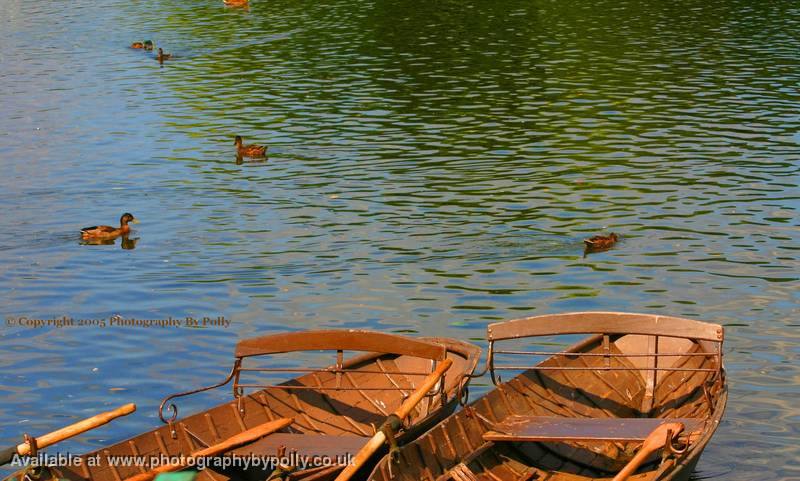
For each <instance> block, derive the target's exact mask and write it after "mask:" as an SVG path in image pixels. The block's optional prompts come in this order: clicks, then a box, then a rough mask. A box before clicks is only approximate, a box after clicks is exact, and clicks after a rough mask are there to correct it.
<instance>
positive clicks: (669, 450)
mask: <svg viewBox="0 0 800 481" xmlns="http://www.w3.org/2000/svg"><path fill="white" fill-rule="evenodd" d="M678 434H679V433H673V432H672V430H671V429H670V430H667V442H666V443H664V451H663V454H662V461H664V460H666V458H668V457H670V456H680V455H682V454H684V453H685V452H686V451H687V450H688V449H689V442H688V441H687V442H686V444H684V445H683V447H681V448H678V447H676V446H675V441H676V440H677V439H678Z"/></svg>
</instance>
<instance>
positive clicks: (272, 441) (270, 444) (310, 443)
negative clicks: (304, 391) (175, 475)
mask: <svg viewBox="0 0 800 481" xmlns="http://www.w3.org/2000/svg"><path fill="white" fill-rule="evenodd" d="M369 439H370V438H368V437H363V436H331V435H327V434H310V433H303V434H296V433H274V434H271V435H269V436H267V437H264V438H261V439H260V440H258V441H256V442H254V443H251V444H248V445H247V446H243V447H241V448H239V449H236V450H234V451H231V454H234V455H238V456H248V455H254V456H278V455H279V454H280V453H281V452H282V451H285V453H286V455H288V454H290V453H292V452H296V453H297V454H298V455H300V456H318V457H328V458H330V459H335V458H337V457H339V458H340V459H343V458H344V457H345V456H347V455H352V456H355V454H356V453H357V452H359V451H360V450H361V448H363V447H364V445H365V444H367V441H369Z"/></svg>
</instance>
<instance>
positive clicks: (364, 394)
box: [13, 330, 480, 481]
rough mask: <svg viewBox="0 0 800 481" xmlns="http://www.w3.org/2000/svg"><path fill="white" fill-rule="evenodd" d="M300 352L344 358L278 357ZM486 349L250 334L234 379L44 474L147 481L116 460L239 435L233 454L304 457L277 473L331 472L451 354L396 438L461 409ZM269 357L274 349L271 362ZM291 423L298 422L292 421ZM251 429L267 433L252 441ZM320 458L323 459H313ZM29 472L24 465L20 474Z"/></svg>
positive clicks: (186, 450) (368, 334) (214, 472)
mask: <svg viewBox="0 0 800 481" xmlns="http://www.w3.org/2000/svg"><path fill="white" fill-rule="evenodd" d="M296 351H326V352H330V353H331V354H333V355H334V356H335V358H334V360H332V361H330V364H327V365H326V366H323V367H319V368H302V369H297V368H287V367H281V366H282V365H281V364H277V363H278V361H277V360H276V359H275V358H274V355H276V354H282V353H289V352H296ZM352 352H355V353H358V354H357V355H352V354H350V353H352ZM345 353H348V354H347V355H346V354H345ZM318 355H319V354H318ZM479 355H480V348H478V347H477V346H474V345H471V344H468V343H465V342H461V341H457V340H452V339H439V338H409V337H404V336H399V335H393V334H384V333H379V332H372V331H362V330H328V331H322V330H320V331H302V332H293V333H283V334H276V335H269V336H263V337H258V338H253V339H246V340H242V341H240V342H239V343H238V344H237V346H236V351H235V360H234V364H233V368H232V369H231V372H230V374H229V375H228V377H227V378H226V379H224V380H223V381H222V382H219V383H217V384H214V385H211V386H207V387H204V388H200V389H195V390H192V391H187V392H183V393H178V394H173V395H171V396H168V397H167V398H165V399H164V400H163V401H162V403H161V406H160V408H159V417H161V419H162V421H164V425H163V426H161V427H159V428H157V429H153V430H151V431H147V432H145V433H143V434H140V435H138V436H135V437H133V438H130V439H127V440H125V441H121V442H118V443H116V444H113V445H111V446H108V447H106V448H102V449H98V450H96V451H92V452H90V453H86V454H84V455H82V456H81V457H80V458H81V459H82V460H83V462H80V466H78V465H77V464H78V463H74V465H72V466H67V467H50V468H47V470H49V471H50V473H40V478H41V479H50V477H49V475H53V476H54V477H55V478H64V479H69V480H76V481H77V480H91V481H123V480H126V479H129V478H132V477H134V476H136V477H137V479H143V478H144V477H147V475H145V474H143V473H148V472H149V468H152V467H153V466H152V465H150V466H142V465H141V463H138V464H139V465H121V466H120V465H117V466H114V464H119V462H118V461H113V460H114V459H117V460H119V459H123V458H121V457H130V456H139V457H140V460H144V459H153V458H162V459H164V458H166V457H171V458H177V457H180V456H189V455H190V454H191V453H195V454H197V453H206V452H214V453H217V452H220V449H215V448H216V447H218V446H234V445H236V446H240V445H241V444H242V442H233V443H232V442H230V441H231V440H234V441H235V440H236V439H239V440H242V439H244V440H245V441H247V443H246V444H244V445H243V446H241V447H238V448H236V449H232V450H228V449H226V450H224V452H226V453H227V457H228V458H231V459H232V458H233V456H232V455H233V454H236V455H238V456H240V457H242V458H245V457H259V458H261V459H262V460H266V458H270V457H276V456H278V457H283V458H284V459H288V460H290V461H291V460H295V461H297V460H301V461H303V463H302V464H301V463H299V462H298V463H296V464H295V465H292V464H291V463H289V464H287V463H282V464H281V465H280V467H279V468H278V471H280V472H278V473H274V474H275V475H276V476H277V475H284V478H277V477H276V479H309V480H323V479H332V478H333V477H335V476H336V474H337V473H338V472H339V471H341V469H342V468H343V467H344V464H345V463H346V460H347V458H346V455H353V454H355V453H356V452H358V451H359V449H361V447H363V445H364V444H365V443H366V442H367V440H368V439H369V437H370V436H372V435H373V434H374V432H375V428H376V427H377V426H379V425H381V423H383V422H384V420H385V419H386V418H387V416H388V415H389V414H391V413H392V412H393V411H394V410H395V409H396V408H398V407H399V406H400V405H401V403H402V402H403V400H404V399H405V398H406V397H408V396H409V395H410V394H412V393H414V391H415V389H416V387H417V386H418V385H420V384H421V383H422V381H423V380H424V379H426V376H428V375H429V374H430V373H431V372H432V371H434V370H435V369H436V366H437V364H448V365H449V364H450V361H452V366H450V368H449V369H448V370H447V371H446V372H445V375H444V376H443V377H441V379H440V380H439V381H438V382H437V384H436V387H435V388H434V389H432V390H430V391H428V392H427V394H426V395H425V396H424V398H423V399H422V401H421V402H420V403H419V404H418V405H417V406H416V408H415V409H414V410H413V411H412V412H411V414H410V416H409V418H408V419H407V422H406V424H405V425H404V427H403V429H401V430H400V431H399V433H397V434H396V435H394V436H393V438H394V439H395V441H396V442H397V443H398V444H400V445H402V444H404V443H406V442H408V441H411V440H413V439H414V438H415V437H417V436H418V435H419V434H421V433H423V432H425V431H426V430H428V429H429V428H430V427H431V426H433V425H435V424H436V423H437V422H438V421H440V420H442V419H444V418H445V417H447V415H449V414H450V413H452V412H453V410H454V409H455V407H456V406H457V404H458V398H457V395H458V394H459V393H460V392H461V389H463V387H464V386H465V385H466V383H467V382H468V381H469V375H470V374H471V373H472V372H473V370H474V369H475V366H476V365H477V361H478V357H479ZM264 356H269V363H268V364H267V367H264ZM446 359H449V360H450V361H445V360H446ZM259 360H261V363H260V364H259V362H258V361H259ZM285 365H286V364H285V363H284V364H283V366H285ZM444 367H445V368H446V366H444ZM439 371H441V369H439ZM281 375H282V376H283V377H284V378H286V377H287V376H298V375H299V377H293V378H291V379H289V380H284V381H283V382H277V383H273V384H264V383H263V378H264V377H270V376H271V377H275V376H281ZM253 378H256V379H253ZM228 384H231V385H232V387H233V400H231V401H230V402H227V403H224V404H222V405H219V406H216V407H213V408H211V409H208V410H206V411H204V412H200V413H197V414H194V415H191V416H188V417H186V418H183V419H179V418H178V409H177V407H176V406H175V404H174V403H173V400H175V399H176V398H179V397H183V396H188V395H191V394H195V393H199V392H202V391H208V390H211V389H215V388H218V387H221V386H224V385H228ZM287 423H290V424H288V426H286V427H283V426H284V425H285V424H287ZM262 428H266V429H262ZM276 429H277V432H275V431H276ZM259 430H260V432H255V431H259ZM264 433H267V434H269V435H264ZM251 434H255V435H256V436H255V437H256V438H257V437H258V436H264V437H261V438H260V439H256V440H255V441H252V439H251V438H254V436H252V435H251ZM392 434H395V433H392ZM243 436H244V437H243ZM248 436H249V437H248ZM251 441H252V442H251ZM162 455H163V456H162ZM312 456H317V458H313V459H311V457H312ZM118 457H119V458H118ZM89 458H95V459H99V460H100V462H99V464H98V463H94V464H97V465H93V463H91V462H87V461H88V460H89ZM314 460H316V461H317V463H316V464H315V463H314V462H313V461H314ZM251 461H252V460H251ZM306 462H308V463H309V464H308V465H306V464H305V463H306ZM231 464H232V463H231ZM273 467H274V466H270V467H269V469H268V467H267V464H266V462H265V463H263V464H259V465H257V466H253V465H252V464H251V465H250V466H249V467H243V466H242V465H241V464H239V465H235V466H233V465H231V466H226V467H223V468H218V467H216V466H212V468H213V469H204V470H202V471H200V475H199V477H198V478H197V479H198V480H205V481H223V480H228V479H242V480H250V479H253V480H255V479H259V480H264V479H266V478H268V477H269V476H270V475H271V474H273V473H272V468H273ZM367 472H368V471H367ZM23 477H24V476H23V474H22V472H20V473H19V474H17V475H15V476H14V477H13V478H14V479H20V480H22V479H23Z"/></svg>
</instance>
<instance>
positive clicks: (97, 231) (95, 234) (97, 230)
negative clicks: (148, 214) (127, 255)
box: [81, 212, 139, 239]
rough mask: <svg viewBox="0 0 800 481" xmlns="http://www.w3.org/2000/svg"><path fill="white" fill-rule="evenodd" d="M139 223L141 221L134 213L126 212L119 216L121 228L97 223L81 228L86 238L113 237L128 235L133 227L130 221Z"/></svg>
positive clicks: (82, 235)
mask: <svg viewBox="0 0 800 481" xmlns="http://www.w3.org/2000/svg"><path fill="white" fill-rule="evenodd" d="M129 222H130V223H131V224H138V223H139V221H138V220H136V218H135V217H133V215H132V214H129V213H127V212H126V213H124V214H122V217H120V218H119V228H117V227H112V226H110V225H95V226H92V227H84V228H83V229H81V237H82V238H84V239H112V238H114V237H118V236H121V235H127V234H128V233H129V232H130V231H131V228H130V226H129V225H128V223H129Z"/></svg>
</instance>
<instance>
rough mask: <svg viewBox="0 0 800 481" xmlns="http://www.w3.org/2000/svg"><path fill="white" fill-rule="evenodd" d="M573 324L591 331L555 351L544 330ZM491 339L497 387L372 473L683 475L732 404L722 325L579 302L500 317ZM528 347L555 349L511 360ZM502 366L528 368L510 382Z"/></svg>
mask: <svg viewBox="0 0 800 481" xmlns="http://www.w3.org/2000/svg"><path fill="white" fill-rule="evenodd" d="M575 334H594V335H592V336H590V337H589V338H587V339H585V340H583V341H582V342H579V343H578V344H575V345H573V346H572V347H569V348H567V349H560V348H558V347H557V348H555V349H557V350H556V351H553V349H554V348H553V347H552V346H553V345H554V343H553V342H551V341H549V340H548V342H544V341H545V340H543V339H542V338H541V337H540V336H556V335H575ZM531 337H535V338H536V340H533V339H530V338H531ZM523 338H525V341H520V339H523ZM488 341H489V353H488V355H487V368H486V371H489V373H490V375H491V379H492V381H493V382H494V384H495V385H496V387H495V388H494V390H492V391H490V392H489V393H487V394H486V395H484V396H482V397H481V398H479V399H477V400H476V401H475V402H473V403H471V404H469V405H468V406H467V407H465V408H464V409H463V410H461V411H459V412H458V413H456V414H454V415H452V416H450V417H449V418H447V419H446V420H444V421H443V422H441V423H440V424H439V425H437V426H435V427H434V428H433V429H431V431H429V432H428V433H426V434H425V435H423V436H421V437H420V438H418V439H417V440H416V441H414V442H413V443H410V444H408V445H406V446H405V447H403V448H401V449H400V450H399V452H398V456H397V462H393V461H392V460H391V459H390V457H389V456H387V457H385V458H384V459H383V460H382V461H381V462H380V463H379V464H378V465H377V466H376V468H375V469H374V471H373V472H372V474H371V475H370V477H369V480H370V481H420V480H422V481H449V480H452V481H515V480H516V481H529V480H549V481H581V480H596V479H611V478H613V479H614V481H620V480H622V479H631V480H637V481H644V480H647V481H651V480H660V481H663V480H686V479H688V478H689V475H690V473H691V471H692V469H693V468H694V466H695V464H696V463H697V461H698V459H699V457H700V454H701V453H702V451H703V449H704V448H705V446H706V444H707V443H708V442H709V440H710V439H711V436H712V434H713V433H714V430H715V429H716V428H717V425H718V424H719V422H720V419H721V418H722V414H723V411H724V409H725V403H726V400H727V386H726V382H725V371H724V369H723V367H722V341H723V329H722V327H721V326H719V325H716V324H707V323H703V322H698V321H694V320H689V319H680V318H675V317H666V316H656V315H649V314H627V313H614V312H581V313H570V314H559V315H547V316H538V317H531V318H527V319H519V320H514V321H508V322H502V323H497V324H491V325H490V326H489V327H488ZM498 343H502V344H503V348H504V349H503V350H501V349H499V348H498V347H499V346H498ZM523 343H526V344H527V345H528V346H527V347H525V346H522V347H520V346H519V345H520V344H523ZM531 344H534V345H538V346H540V347H538V348H531V347H530V345H531ZM509 345H511V348H509ZM531 349H532V350H531ZM558 349H560V350H558ZM526 356H539V357H540V358H544V357H546V359H545V360H544V361H542V362H540V363H538V364H536V365H534V366H533V367H530V366H531V363H523V364H526V365H525V366H518V365H517V366H514V365H509V364H508V363H509V362H513V360H514V359H515V358H516V359H517V360H518V359H519V358H521V357H523V358H524V357H526ZM528 359H530V357H528ZM517 363H518V364H519V362H517ZM526 366H527V367H526ZM501 370H509V371H513V372H521V373H520V374H519V375H517V376H516V377H513V378H512V379H510V380H508V381H506V382H501V380H500V376H499V371H501ZM486 371H484V373H485V372H486ZM665 423H667V424H665ZM659 426H660V427H659ZM642 441H645V442H644V444H642ZM640 446H644V447H643V448H641V449H639V447H640ZM637 449H639V452H638V453H636V451H637ZM634 453H636V455H634ZM655 453H659V454H660V455H659V456H654V455H651V454H655ZM622 471H624V472H622ZM631 472H635V473H636V474H633V475H632V476H630V478H628V476H629V474H630V473H631Z"/></svg>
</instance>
